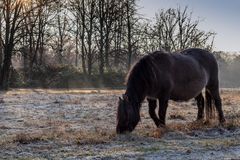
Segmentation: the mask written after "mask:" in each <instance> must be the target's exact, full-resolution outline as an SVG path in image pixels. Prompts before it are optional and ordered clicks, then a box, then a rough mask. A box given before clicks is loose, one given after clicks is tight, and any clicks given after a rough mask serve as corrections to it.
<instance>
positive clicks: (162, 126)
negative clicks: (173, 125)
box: [158, 124, 166, 128]
mask: <svg viewBox="0 0 240 160" xmlns="http://www.w3.org/2000/svg"><path fill="white" fill-rule="evenodd" d="M158 128H166V125H165V124H159V125H158Z"/></svg>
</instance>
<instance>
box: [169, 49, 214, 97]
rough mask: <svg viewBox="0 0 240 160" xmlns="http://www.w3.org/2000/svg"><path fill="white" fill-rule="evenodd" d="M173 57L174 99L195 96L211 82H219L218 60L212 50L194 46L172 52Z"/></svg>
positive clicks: (172, 95) (172, 94) (172, 93)
mask: <svg viewBox="0 0 240 160" xmlns="http://www.w3.org/2000/svg"><path fill="white" fill-rule="evenodd" d="M172 59H173V67H172V68H173V69H172V75H171V78H172V80H173V89H172V92H171V97H172V99H174V100H187V99H191V98H194V97H195V96H197V95H198V94H199V93H200V92H201V91H202V89H203V88H204V87H206V86H208V85H209V84H210V83H212V84H217V83H218V66H217V62H216V60H215V58H214V56H213V55H212V54H211V53H210V52H208V51H205V50H202V49H195V48H192V49H187V50H184V51H182V52H181V53H180V54H172Z"/></svg>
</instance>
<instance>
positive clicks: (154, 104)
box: [147, 98, 160, 127]
mask: <svg viewBox="0 0 240 160" xmlns="http://www.w3.org/2000/svg"><path fill="white" fill-rule="evenodd" d="M147 101H148V107H149V110H148V112H149V115H150V117H151V118H152V119H153V121H154V123H155V124H156V126H157V127H158V126H159V124H160V120H159V119H158V117H157V115H156V112H155V110H156V108H157V100H155V99H149V98H147Z"/></svg>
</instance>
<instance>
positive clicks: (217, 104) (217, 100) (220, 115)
mask: <svg viewBox="0 0 240 160" xmlns="http://www.w3.org/2000/svg"><path fill="white" fill-rule="evenodd" d="M208 91H209V92H210V94H211V96H212V98H213V99H214V104H215V107H216V109H217V112H218V118H219V122H220V123H224V122H225V118H224V114H223V111H222V100H221V97H220V94H219V89H218V87H217V88H209V89H208Z"/></svg>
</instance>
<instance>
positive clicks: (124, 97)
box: [122, 94, 128, 102]
mask: <svg viewBox="0 0 240 160" xmlns="http://www.w3.org/2000/svg"><path fill="white" fill-rule="evenodd" d="M122 97H123V99H124V100H126V101H127V102H128V96H127V95H126V94H123V95H122Z"/></svg>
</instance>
